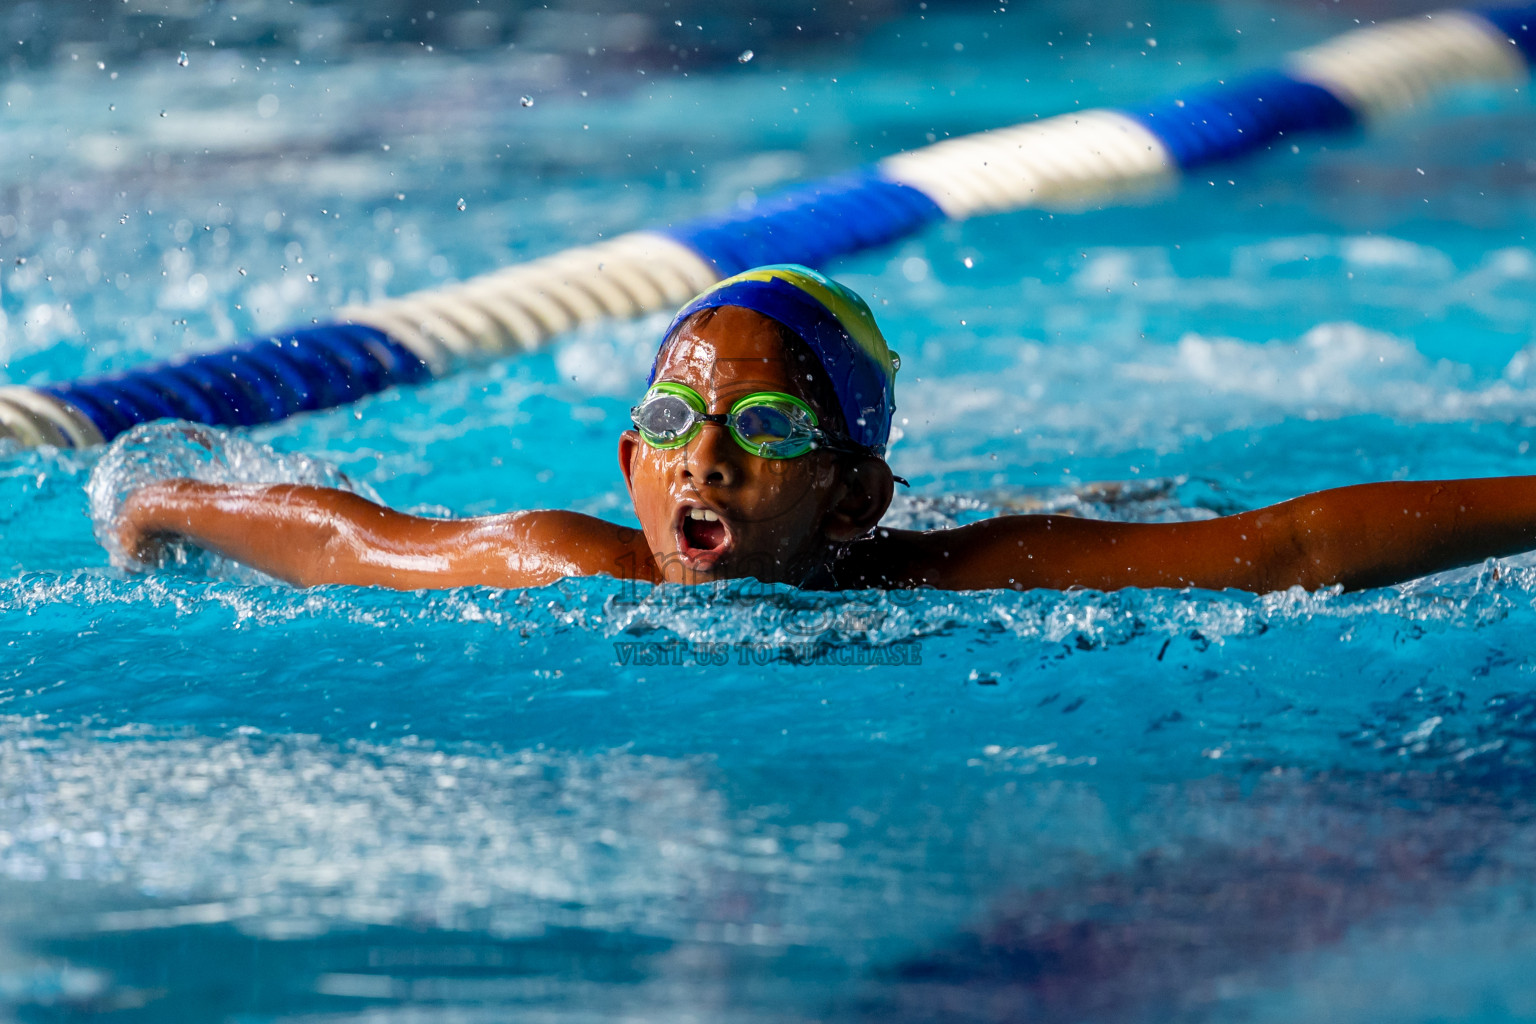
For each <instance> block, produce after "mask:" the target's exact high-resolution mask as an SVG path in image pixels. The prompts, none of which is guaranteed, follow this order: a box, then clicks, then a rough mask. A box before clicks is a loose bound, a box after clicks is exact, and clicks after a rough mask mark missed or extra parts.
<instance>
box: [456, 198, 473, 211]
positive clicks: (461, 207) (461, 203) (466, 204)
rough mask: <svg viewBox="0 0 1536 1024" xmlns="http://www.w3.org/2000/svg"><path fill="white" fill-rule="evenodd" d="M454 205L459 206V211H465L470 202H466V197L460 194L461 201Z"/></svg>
mask: <svg viewBox="0 0 1536 1024" xmlns="http://www.w3.org/2000/svg"><path fill="white" fill-rule="evenodd" d="M454 205H455V206H457V207H458V208H459V212H460V213H463V212H464V211H465V210H467V209H468V208H469V204H468V203H466V202H464V197H463V196H460V197H459V201H458V202H457V203H455V204H454Z"/></svg>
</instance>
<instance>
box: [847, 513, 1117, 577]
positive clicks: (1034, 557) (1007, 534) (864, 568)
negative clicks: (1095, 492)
mask: <svg viewBox="0 0 1536 1024" xmlns="http://www.w3.org/2000/svg"><path fill="white" fill-rule="evenodd" d="M1062 525H1063V517H1061V516H1049V515H1011V516H998V517H996V518H994V519H986V520H982V521H981V522H976V523H970V524H968V525H965V526H958V527H955V528H953V529H948V530H896V529H890V528H888V527H876V529H875V530H874V532H873V533H872V534H870V536H868V537H866V538H864V539H862V540H859V541H855V542H854V543H853V544H851V545H849V546H848V548H847V549H845V551H844V553H843V555H842V556H841V557H839V558H838V560H837V562H836V564H835V565H834V566H833V567H832V570H833V576H834V577H835V579H836V586H838V587H839V588H842V589H846V590H858V589H865V588H869V589H874V588H879V589H884V590H899V589H904V588H910V587H934V588H937V589H940V590H990V589H998V588H1007V589H1015V590H1018V589H1028V588H1030V587H1036V586H1055V585H1057V584H1056V583H1054V582H1052V581H1053V579H1054V576H1053V574H1052V572H1051V566H1052V565H1053V564H1054V563H1055V562H1056V561H1057V560H1058V558H1059V557H1060V555H1061V554H1062V552H1063V549H1064V545H1071V544H1075V543H1078V542H1079V540H1080V538H1079V537H1078V536H1077V535H1079V534H1080V533H1081V530H1080V529H1072V530H1068V531H1065V532H1066V533H1068V534H1071V535H1072V536H1070V537H1069V536H1062V535H1058V533H1059V531H1058V527H1060V526H1062ZM1068 525H1070V526H1072V527H1080V526H1083V525H1087V521H1086V520H1072V521H1070V523H1069V524H1068Z"/></svg>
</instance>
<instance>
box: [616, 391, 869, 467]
mask: <svg viewBox="0 0 1536 1024" xmlns="http://www.w3.org/2000/svg"><path fill="white" fill-rule="evenodd" d="M629 417H630V419H631V420H632V421H633V422H634V424H635V429H637V430H639V431H640V436H641V437H642V438H644V439H645V443H646V444H648V445H650V446H651V447H652V448H681V447H682V446H683V445H685V444H687V443H688V442H689V441H692V440H693V439H694V438H695V437H697V436H698V435H699V431H700V430H702V429H703V427H704V424H706V423H718V424H720V425H721V426H724V427H726V428H728V429H729V430H730V432H731V437H732V438H733V439H735V441H736V443H737V444H738V445H740V446H741V447H742V448H743V449H744V450H746V451H748V452H751V453H752V454H753V455H757V456H760V457H762V458H765V459H793V458H796V457H798V456H801V455H804V454H805V453H806V452H808V451H812V450H814V449H816V448H827V449H830V450H832V451H840V452H849V453H857V454H866V453H867V452H866V449H864V448H863V447H862V446H860V445H857V444H855V443H854V442H852V441H843V440H839V439H837V438H833V437H830V436H828V434H827V433H826V432H825V431H823V430H819V429H817V427H816V414H815V413H814V412H812V411H811V407H810V406H809V405H806V404H805V402H804V401H802V400H801V399H798V398H796V397H795V396H794V395H786V394H784V393H783V392H782V391H758V392H754V393H753V394H750V395H746V396H744V397H742V398H739V399H737V400H736V402H735V403H734V404H733V405H732V406H731V409H730V411H729V412H727V413H713V414H711V413H708V412H706V411H705V407H704V399H703V398H702V397H701V396H700V395H699V393H698V392H697V391H695V390H693V388H691V387H689V386H688V385H686V384H679V383H677V382H676V381H670V380H664V381H660V382H658V383H656V384H653V385H652V386H651V389H650V390H649V391H647V392H646V393H645V397H644V398H642V399H640V404H639V405H637V406H635V407H634V408H633V409H631V410H629Z"/></svg>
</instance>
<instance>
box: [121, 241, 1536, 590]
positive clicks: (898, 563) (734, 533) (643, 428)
mask: <svg viewBox="0 0 1536 1024" xmlns="http://www.w3.org/2000/svg"><path fill="white" fill-rule="evenodd" d="M898 365H899V363H898V360H897V359H896V357H895V356H894V354H892V353H891V352H890V351H889V350H888V349H887V347H886V344H885V340H884V339H883V338H882V337H881V335H880V331H879V328H878V327H876V325H875V321H874V317H873V315H872V314H871V313H870V311H869V307H868V306H866V305H865V304H864V302H863V300H862V299H860V298H859V297H858V296H857V295H855V294H853V293H852V292H851V291H849V290H848V289H846V288H844V287H842V286H841V285H838V284H836V283H835V282H833V281H831V280H829V279H828V278H826V277H823V276H822V275H820V274H818V273H816V272H815V271H812V270H809V269H807V268H805V267H799V266H775V267H762V268H759V269H757V270H752V271H748V272H746V273H744V274H739V275H737V276H736V277H733V278H730V279H728V280H725V281H722V282H721V283H719V284H717V285H716V286H715V287H713V288H711V289H710V290H709V291H707V292H705V293H704V294H702V295H700V296H699V297H698V298H696V299H694V300H693V301H692V302H690V303H689V304H688V305H687V306H685V307H684V308H683V310H682V311H681V312H680V313H679V314H678V316H677V319H676V320H675V321H674V322H673V324H672V326H671V327H670V328H669V329H668V331H667V333H666V335H665V336H664V339H663V341H662V344H661V347H660V350H659V351H658V353H657V355H656V361H655V364H654V366H653V368H652V371H651V380H650V382H649V387H648V390H647V391H646V393H645V395H644V397H643V398H642V399H641V401H640V403H639V404H638V405H637V406H636V407H635V408H634V409H633V410H632V416H633V421H634V424H635V426H634V429H631V430H626V431H624V432H623V434H622V435H620V437H619V444H618V456H619V468H620V470H621V471H622V472H623V474H624V480H625V482H626V484H627V485H628V488H629V494H630V498H631V500H632V501H633V502H634V508H635V515H636V516H637V517H638V518H639V520H640V529H639V530H635V529H632V528H629V527H625V526H620V525H617V524H614V523H609V522H605V521H603V520H601V519H596V518H594V517H592V516H587V515H582V514H579V513H576V512H565V511H559V510H546V511H530V512H512V513H508V514H505V515H495V516H484V517H480V518H474V519H449V520H443V519H426V518H421V517H418V516H411V515H405V514H403V513H400V512H396V511H394V510H392V509H388V508H384V507H381V506H379V505H376V504H374V503H372V502H369V501H367V500H365V499H363V498H360V497H358V496H357V495H354V494H350V493H346V492H343V491H336V490H328V489H325V488H318V487H303V486H249V485H238V486H237V485H222V484H208V483H199V482H195V481H191V480H172V481H168V482H164V483H159V484H155V485H151V486H148V487H145V488H142V489H141V490H139V491H136V492H134V493H133V494H132V495H130V496H129V498H128V500H127V501H126V502H125V504H124V507H123V512H122V515H121V520H120V524H119V526H118V532H117V536H118V540H119V541H120V543H121V544H122V547H123V550H124V551H126V552H130V553H132V554H134V555H136V556H137V557H139V558H140V559H141V560H145V561H152V560H153V558H154V556H155V552H156V549H157V547H158V545H159V544H160V543H161V542H162V541H164V540H167V539H171V538H182V539H186V540H190V541H192V542H194V543H196V544H198V545H200V546H202V547H204V548H208V549H210V550H213V551H216V552H218V553H219V554H222V555H225V556H227V557H230V558H233V559H236V560H238V561H241V562H244V563H246V564H247V565H251V566H254V567H255V568H257V569H260V570H262V571H263V572H266V573H269V574H271V575H273V576H277V577H280V578H282V579H284V580H288V581H289V582H292V583H294V584H297V585H299V586H314V585H318V584H325V583H344V584H358V585H371V586H383V587H394V588H397V589H402V590H409V589H418V588H438V587H460V586H493V587H528V586H538V585H540V584H545V583H550V582H552V581H554V580H557V579H560V578H561V577H564V576H587V575H601V574H607V575H611V576H616V577H620V578H623V579H629V580H637V581H642V582H650V583H656V582H662V581H670V582H682V583H703V582H708V581H711V580H720V579H730V578H736V577H746V576H751V577H756V578H757V579H759V580H762V581H765V582H784V583H792V584H797V585H800V586H804V587H816V588H846V589H854V588H868V587H881V588H901V587H937V588H942V589H951V590H973V589H991V588H1013V589H1027V588H1035V587H1045V588H1055V589H1064V588H1068V587H1089V588H1094V589H1099V590H1112V589H1117V588H1120V587H1132V586H1134V587H1191V586H1193V587H1207V588H1215V589H1220V588H1226V587H1233V588H1238V589H1242V590H1251V591H1271V590H1277V589H1283V588H1286V587H1290V586H1295V585H1299V586H1302V587H1305V588H1308V589H1312V588H1317V587H1324V586H1329V585H1332V584H1342V585H1343V586H1345V587H1348V588H1358V587H1372V586H1382V585H1386V584H1390V583H1394V582H1398V581H1401V580H1406V579H1410V578H1412V577H1415V576H1422V575H1425V574H1427V573H1432V572H1438V571H1440V570H1443V569H1450V568H1454V567H1456V566H1461V565H1467V564H1470V563H1473V562H1477V561H1480V560H1482V559H1484V558H1488V557H1490V556H1499V555H1508V554H1513V553H1515V552H1519V551H1525V550H1528V549H1531V548H1533V547H1536V477H1508V478H1502V479H1484V480H1455V481H1440V482H1424V483H1377V484H1363V485H1359V486H1354V487H1343V488H1338V489H1336V490H1329V491H1322V492H1319V493H1316V494H1311V495H1307V496H1305V497H1301V498H1296V499H1293V500H1291V501H1287V502H1283V503H1281V504H1279V505H1274V506H1271V507H1269V508H1263V509H1258V510H1256V511H1252V512H1245V513H1242V514H1240V515H1232V516H1225V517H1223V518H1220V519H1210V520H1204V521H1199V522H1181V523H1117V522H1103V521H1097V520H1088V519H1077V518H1071V517H1065V516H1053V515H1016V516H1000V517H998V518H995V519H988V520H984V521H982V522H978V523H973V524H971V525H969V526H963V527H960V528H958V529H953V530H939V531H932V532H926V533H925V532H920V531H910V530H894V529H882V528H878V524H879V522H880V518H881V516H883V515H884V514H885V511H886V508H887V507H888V506H889V504H890V501H891V496H892V493H893V483H894V481H895V479H896V478H894V477H893V476H892V473H891V470H890V468H889V467H888V466H887V465H886V463H885V460H884V458H883V456H884V451H885V443H886V440H887V437H888V434H889V431H890V425H891V413H892V411H893V409H894V406H895V401H894V392H893V383H894V378H895V374H896V368H897V366H898Z"/></svg>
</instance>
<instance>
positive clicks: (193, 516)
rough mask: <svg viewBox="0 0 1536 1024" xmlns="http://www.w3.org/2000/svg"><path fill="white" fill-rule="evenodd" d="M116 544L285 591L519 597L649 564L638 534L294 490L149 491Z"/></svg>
mask: <svg viewBox="0 0 1536 1024" xmlns="http://www.w3.org/2000/svg"><path fill="white" fill-rule="evenodd" d="M115 537H116V540H117V542H118V543H119V544H120V545H121V550H122V551H123V553H124V554H125V555H126V556H127V557H129V558H133V559H136V560H138V561H139V562H140V563H141V565H143V564H148V565H154V564H155V563H156V561H157V559H158V558H159V556H160V554H161V551H162V549H163V545H164V544H165V543H166V542H168V541H172V540H184V541H190V542H192V543H194V544H196V545H198V546H199V547H202V548H205V549H207V550H209V551H212V552H214V553H216V554H219V555H223V556H224V557H226V558H232V559H234V560H235V561H237V562H242V563H244V564H245V565H248V566H251V567H252V568H254V569H258V570H260V571H261V572H264V573H266V574H268V575H270V576H275V577H277V578H278V579H282V580H286V581H288V582H289V583H293V584H295V585H296V586H318V585H321V584H327V583H343V584H354V585H360V586H381V587H391V588H394V589H396V590H416V589H424V588H445V587H463V586H491V587H528V586H540V585H542V584H545V583H552V582H554V581H555V580H557V579H560V578H562V577H565V576H590V575H599V574H609V575H614V576H630V575H632V574H634V573H635V572H636V571H640V572H642V573H644V572H645V571H646V570H647V568H648V567H650V566H653V565H654V562H653V560H652V559H651V554H650V549H649V548H648V547H646V545H645V539H644V536H643V535H642V534H641V533H640V532H639V531H638V530H630V529H626V528H624V527H620V526H617V525H615V524H613V523H607V522H604V521H603V520H600V519H595V518H593V517H592V516H585V515H581V514H580V513H576V512H562V511H541V512H513V513H509V514H507V515H499V516H482V517H478V518H474V519H428V518H425V517H422V516H412V515H406V514H405V513H402V512H397V511H395V510H394V509H390V508H386V507H384V506H382V505H379V504H376V503H374V502H371V501H369V500H367V499H366V498H363V497H360V496H358V495H356V494H352V493H350V492H347V491H339V490H333V489H331V488H326V487H311V486H304V485H275V486H265V485H250V484H212V483H202V482H199V481H195V480H168V481H164V482H162V483H156V484H152V485H150V486H148V487H143V488H140V489H139V490H137V491H135V492H133V494H131V495H130V496H129V497H128V499H127V501H125V502H124V504H123V508H122V511H121V513H120V521H119V523H118V525H117V527H116V530H115ZM642 578H645V577H642Z"/></svg>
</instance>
